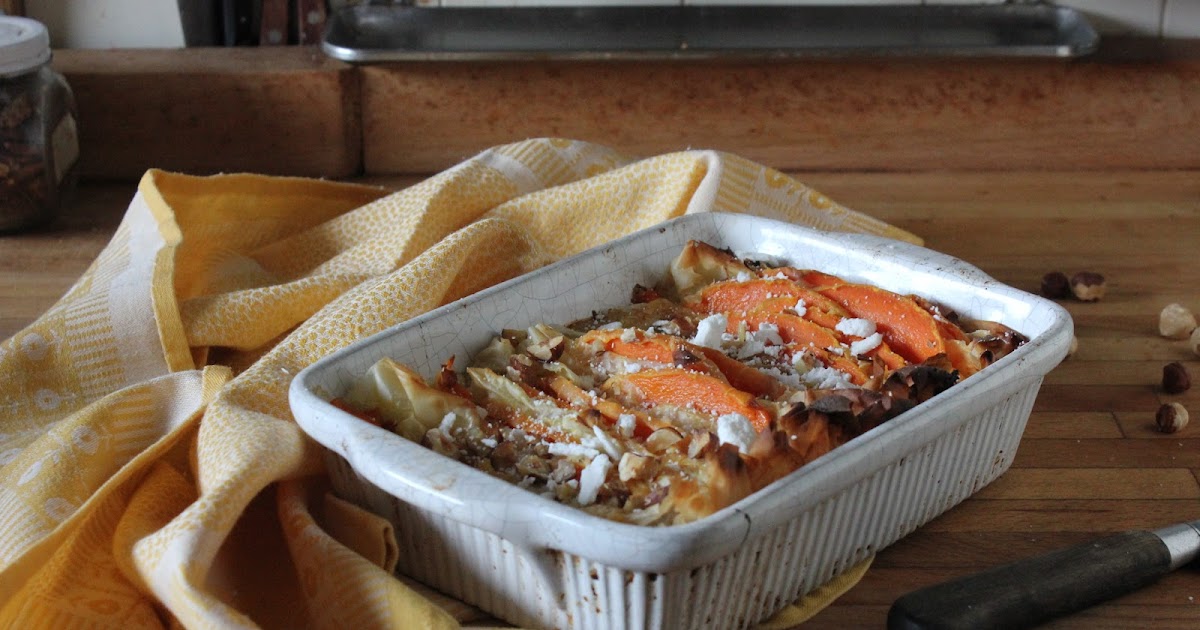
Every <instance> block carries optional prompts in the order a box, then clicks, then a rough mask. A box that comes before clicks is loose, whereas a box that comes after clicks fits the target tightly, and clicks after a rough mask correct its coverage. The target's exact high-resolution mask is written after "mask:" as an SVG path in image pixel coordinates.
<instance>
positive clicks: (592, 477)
mask: <svg viewBox="0 0 1200 630" xmlns="http://www.w3.org/2000/svg"><path fill="white" fill-rule="evenodd" d="M610 468H612V460H610V459H609V458H608V455H597V456H596V457H595V458H594V459H592V463H590V464H588V465H587V467H585V468H584V469H583V472H581V473H579V496H578V498H577V500H578V501H579V504H580V505H591V504H592V503H595V502H596V495H598V494H599V493H600V486H602V485H604V479H605V477H607V476H608V469H610Z"/></svg>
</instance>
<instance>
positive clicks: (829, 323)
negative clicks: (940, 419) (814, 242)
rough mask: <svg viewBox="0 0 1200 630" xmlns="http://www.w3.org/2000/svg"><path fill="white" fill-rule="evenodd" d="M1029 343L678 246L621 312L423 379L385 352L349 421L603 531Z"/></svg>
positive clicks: (666, 517)
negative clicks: (556, 504) (594, 521)
mask: <svg viewBox="0 0 1200 630" xmlns="http://www.w3.org/2000/svg"><path fill="white" fill-rule="evenodd" d="M1024 342H1025V338H1024V337H1023V336H1022V335H1021V334H1019V333H1017V332H1016V331H1014V330H1011V329H1009V328H1007V327H1005V326H1003V325H1000V324H997V323H994V322H984V321H973V320H969V319H966V318H963V317H959V316H958V315H956V314H955V313H954V312H952V311H950V310H947V309H945V308H941V307H939V306H938V305H937V304H935V303H933V302H931V301H929V300H926V299H923V298H921V297H917V296H911V295H908V296H906V295H898V294H896V293H892V292H890V291H886V290H883V289H880V288H878V287H875V286H871V285H867V284H861V283H856V282H848V281H845V280H842V279H840V278H837V277H834V276H831V275H828V274H825V273H822V272H820V271H814V270H806V269H794V268H791V267H786V266H774V265H772V264H769V263H767V262H762V261H755V260H742V259H739V258H738V257H736V256H735V255H733V254H732V253H731V252H728V251H724V250H718V249H716V248H714V247H712V246H709V245H707V244H704V243H699V242H692V243H689V244H688V245H687V246H686V248H685V249H684V250H683V251H682V253H681V254H680V255H679V256H678V258H676V259H675V260H674V262H673V263H672V264H671V268H670V273H669V274H668V275H667V277H666V278H665V279H664V281H663V282H662V283H660V285H658V286H655V287H643V286H637V287H633V299H632V301H631V304H630V305H629V306H627V307H623V308H617V309H612V310H609V311H606V312H596V313H593V314H592V316H591V317H590V318H587V319H585V320H581V321H577V322H574V323H570V324H567V325H554V324H537V325H534V326H531V327H530V328H528V329H526V330H506V331H504V332H503V333H502V334H500V335H499V336H498V337H496V338H494V339H492V341H491V343H490V344H489V345H488V346H487V347H486V348H484V349H483V350H482V351H480V352H479V353H477V354H476V355H475V356H474V357H472V358H471V362H470V364H469V365H468V366H466V368H465V371H464V372H462V373H460V372H458V371H456V368H455V360H454V359H451V360H450V361H448V362H447V363H446V364H445V365H444V366H443V367H442V369H441V371H440V372H439V373H438V374H437V375H436V378H435V379H434V380H433V382H432V383H429V382H426V381H425V380H423V379H422V378H421V377H420V376H419V375H418V374H416V373H414V372H413V371H412V370H410V369H408V368H406V367H405V366H403V365H399V364H397V363H395V362H393V361H391V360H388V359H384V360H382V361H380V362H379V363H378V364H376V365H375V366H374V367H372V368H371V370H370V371H369V372H368V373H367V374H366V375H365V376H363V377H362V378H361V379H359V381H358V382H357V383H356V384H355V385H354V386H353V387H352V389H351V390H350V391H349V392H348V393H347V394H346V395H345V397H344V398H343V399H341V400H337V401H335V403H336V404H339V405H340V406H342V407H343V408H346V409H349V410H351V411H352V412H354V413H356V415H358V416H359V417H361V418H364V419H366V420H367V421H370V422H374V423H376V424H379V425H381V426H383V427H386V428H388V429H391V430H393V431H395V432H397V433H399V434H400V435H403V436H404V437H406V438H408V439H410V440H413V441H415V442H419V443H421V444H423V445H424V446H426V447H428V448H430V449H433V450H435V451H437V452H439V453H442V454H444V455H446V456H448V457H452V458H454V459H457V460H459V461H461V462H464V463H466V464H468V465H471V466H474V467H476V468H479V469H481V470H484V471H486V472H488V473H490V474H492V475H495V476H497V477H501V478H503V479H506V480H508V481H510V482H512V483H515V484H517V485H519V486H521V487H523V488H526V489H528V490H529V491H531V492H536V493H539V494H541V495H543V496H546V497H549V498H551V499H554V500H556V501H561V502H563V503H567V504H570V505H575V506H578V507H580V508H582V509H585V510H587V511H589V512H591V513H594V514H597V515H600V516H603V517H606V518H611V519H614V520H618V521H625V522H630V523H637V524H643V525H667V524H676V523H684V522H688V521H692V520H695V519H698V518H701V517H703V516H705V515H708V514H711V513H713V512H715V511H717V510H719V509H721V508H723V507H725V506H727V505H729V504H731V503H733V502H735V501H737V500H739V499H741V498H743V497H745V496H747V495H749V494H750V493H752V492H754V491H756V490H758V489H760V488H762V487H764V486H766V485H768V484H770V483H771V482H773V481H775V480H777V479H779V478H780V477H783V476H784V475H786V474H788V473H790V472H792V471H794V470H796V469H798V468H800V467H801V466H803V465H805V464H806V463H808V462H811V461H813V460H814V459H816V458H818V457H820V456H822V455H824V454H826V453H828V452H829V451H831V450H833V449H835V448H837V447H838V446H839V445H841V444H843V443H845V442H847V441H849V440H851V439H854V438H855V437H856V436H858V435H860V434H862V433H864V432H866V431H869V430H871V429H872V428H874V427H875V426H877V425H879V424H881V423H883V422H887V421H888V420H890V419H892V418H894V417H896V416H897V415H899V414H901V413H902V412H904V411H905V410H907V409H909V408H911V407H913V406H914V405H916V404H918V403H921V402H923V401H925V400H927V399H929V398H930V397H932V396H935V395H937V394H938V393H940V392H942V391H944V390H945V389H947V388H948V387H950V386H952V385H953V384H954V383H956V382H957V381H958V380H960V379H962V378H967V377H969V376H971V375H972V374H974V373H976V372H978V371H979V370H981V369H983V368H984V367H986V366H987V365H988V364H989V363H991V362H993V361H995V360H997V359H999V358H1000V357H1002V356H1004V355H1006V354H1008V353H1009V352H1011V351H1012V350H1013V349H1014V348H1016V347H1017V346H1019V345H1020V344H1022V343H1024Z"/></svg>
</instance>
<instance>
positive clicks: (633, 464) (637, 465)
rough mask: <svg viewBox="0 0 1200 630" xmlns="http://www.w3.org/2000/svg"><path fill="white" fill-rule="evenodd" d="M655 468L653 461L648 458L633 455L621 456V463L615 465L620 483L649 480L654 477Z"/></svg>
mask: <svg viewBox="0 0 1200 630" xmlns="http://www.w3.org/2000/svg"><path fill="white" fill-rule="evenodd" d="M657 468H658V467H657V466H655V462H654V460H653V459H650V458H649V457H646V456H644V455H637V454H635V453H625V454H624V455H621V461H620V462H619V463H618V464H617V475H618V476H619V477H620V479H621V481H629V480H631V479H649V478H650V477H652V476H654V473H655V472H656V470H657Z"/></svg>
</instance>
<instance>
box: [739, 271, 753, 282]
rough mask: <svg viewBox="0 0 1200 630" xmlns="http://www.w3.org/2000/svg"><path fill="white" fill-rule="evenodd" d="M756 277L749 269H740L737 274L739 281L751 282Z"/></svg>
mask: <svg viewBox="0 0 1200 630" xmlns="http://www.w3.org/2000/svg"><path fill="white" fill-rule="evenodd" d="M753 278H754V275H753V274H751V273H750V272H748V271H739V272H738V275H737V281H738V282H749V281H750V280H752V279H753Z"/></svg>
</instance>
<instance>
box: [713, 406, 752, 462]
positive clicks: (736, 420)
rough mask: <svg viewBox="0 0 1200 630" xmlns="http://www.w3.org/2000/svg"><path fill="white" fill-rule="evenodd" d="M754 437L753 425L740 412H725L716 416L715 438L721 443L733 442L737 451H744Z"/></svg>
mask: <svg viewBox="0 0 1200 630" xmlns="http://www.w3.org/2000/svg"><path fill="white" fill-rule="evenodd" d="M756 437H758V433H756V432H755V431H754V425H752V424H750V419H749V418H747V417H746V416H743V415H742V414H740V413H727V414H725V415H723V416H720V417H718V418H717V439H718V440H720V441H721V443H722V444H733V445H734V446H736V447H737V449H738V451H739V452H742V453H745V452H747V451H749V450H750V445H751V444H753V443H754V438H756Z"/></svg>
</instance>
